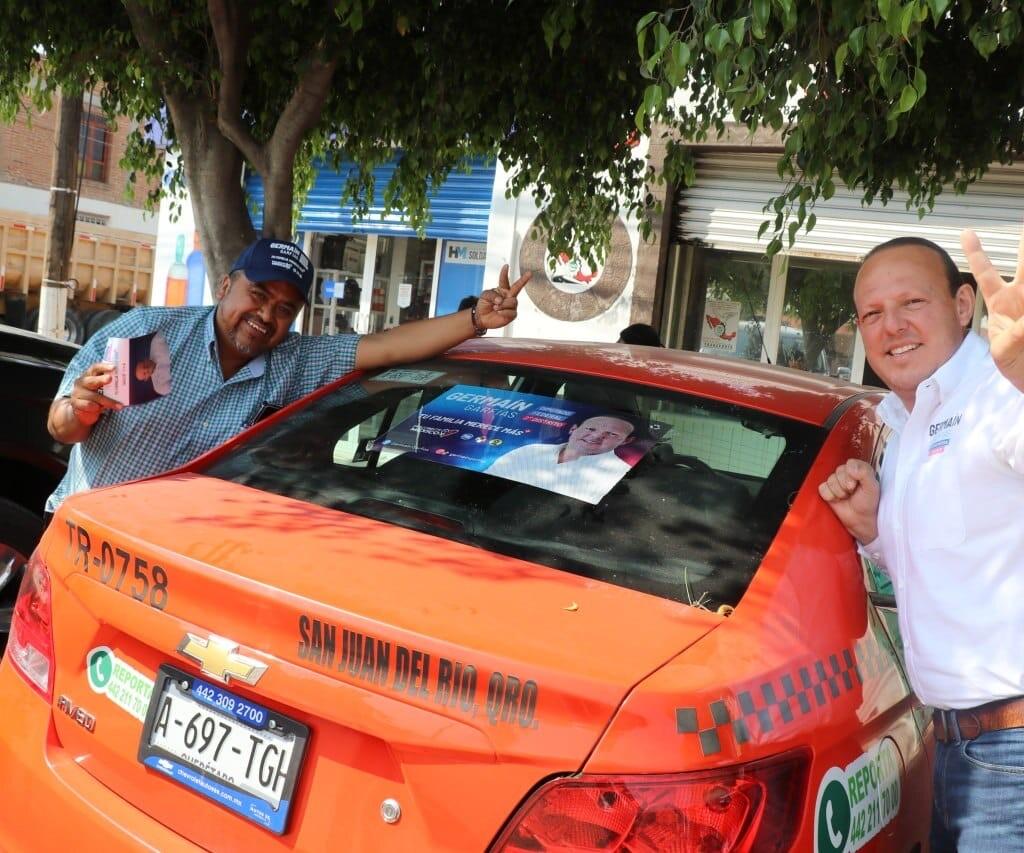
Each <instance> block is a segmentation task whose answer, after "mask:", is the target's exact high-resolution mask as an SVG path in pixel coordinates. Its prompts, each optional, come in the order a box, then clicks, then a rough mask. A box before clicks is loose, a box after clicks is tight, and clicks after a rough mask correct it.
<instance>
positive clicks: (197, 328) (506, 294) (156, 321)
mask: <svg viewBox="0 0 1024 853" xmlns="http://www.w3.org/2000/svg"><path fill="white" fill-rule="evenodd" d="M528 280H529V273H527V274H526V275H524V276H522V277H520V278H519V279H518V280H517V281H516V282H515V283H514V284H509V280H508V268H507V267H504V268H503V269H502V271H501V276H500V278H499V282H498V287H497V288H495V289H493V290H489V291H486V292H485V293H483V294H481V296H480V299H479V301H478V302H477V303H476V305H475V306H473V307H472V308H470V309H467V310H465V311H460V312H458V313H456V314H449V315H446V316H443V317H435V318H433V319H430V320H420V321H418V322H414V323H406V324H404V325H402V326H399V327H397V328H394V329H389V330H388V331H386V332H380V333H377V334H374V335H365V336H360V335H338V336H333V337H309V336H304V335H299V334H296V333H294V332H291V331H290V327H291V325H292V323H293V322H294V320H295V317H296V316H297V315H298V313H299V311H300V310H301V309H302V307H303V305H304V304H305V301H306V298H307V296H308V294H309V289H310V286H311V285H312V282H313V266H312V264H311V263H310V260H309V258H307V257H306V255H305V254H304V253H303V252H302V250H301V249H300V248H299V247H298V246H296V245H295V244H294V243H288V242H285V241H277V240H268V239H261V240H257V241H255V242H254V243H252V244H251V245H250V246H249V247H248V248H246V250H245V251H244V252H242V254H241V255H240V256H239V258H238V260H237V261H236V262H235V264H234V265H233V266H232V268H231V272H230V273H229V274H228V275H226V276H224V278H223V279H222V280H221V282H220V285H219V286H218V288H217V298H218V304H217V306H216V307H215V308H204V307H189V308H149V307H147V308H136V309H135V310H133V311H129V312H128V313H127V314H125V315H124V316H123V317H121V318H119V319H118V320H116V321H114V322H113V323H111V324H109V325H108V326H105V327H104V328H103V329H102V330H101V332H100V333H98V334H96V335H94V336H93V337H92V338H91V339H90V340H89V342H88V343H87V344H86V345H85V346H84V347H82V349H81V350H79V352H78V353H77V355H76V356H75V358H74V359H73V360H72V361H71V364H70V365H68V369H67V371H66V372H65V374H64V379H63V381H62V382H61V385H60V388H59V389H58V391H57V396H56V398H55V399H54V401H53V404H52V405H51V406H50V413H49V418H48V420H47V426H48V428H49V430H50V434H51V435H52V436H53V437H54V438H55V439H56V440H57V441H60V442H63V443H65V444H73V445H75V447H74V448H73V449H72V451H71V459H70V462H69V465H68V471H67V474H66V475H65V477H64V479H63V480H62V481H61V483H60V485H58V487H57V490H56V491H55V492H54V493H53V494H52V495H50V497H49V499H48V500H47V502H46V510H47V511H48V512H53V511H54V510H55V509H56V508H57V507H58V506H59V505H60V504H61V503H62V502H63V500H64V499H65V498H66V497H68V496H69V495H72V494H74V493H75V492H79V491H82V490H84V489H89V488H94V487H97V486H106V485H111V484H113V483H120V482H124V481H126V480H134V479H138V478H140V477H147V476H151V475H153V474H158V473H160V472H163V471H168V470H170V469H172V468H176V467H178V466H179V465H183V464H185V463H186V462H189V461H191V460H192V459H194V458H196V457H197V456H199V455H201V454H203V453H205V452H206V451H208V450H210V449H212V448H213V447H216V446H217V445H218V444H221V443H222V442H224V441H226V440H227V439H229V438H231V437H232V436H233V435H235V434H236V433H238V432H240V431H241V430H242V429H244V428H245V427H246V426H248V425H250V424H252V423H254V422H255V420H257V419H258V418H259V416H260V415H261V413H262V412H264V411H267V410H273V409H276V408H280V407H282V406H286V405H288V404H289V403H291V402H293V401H295V400H297V399H299V398H300V397H302V396H304V395H306V394H309V393H310V392H312V391H314V390H315V389H317V388H319V387H320V386H321V385H324V384H326V383H327V382H330V381H331V380H333V379H336V378H338V377H339V376H342V375H343V374H345V373H348V372H349V371H351V370H373V369H376V368H380V367H387V366H389V365H392V364H401V363H405V362H410V361H418V360H420V359H424V358H430V357H432V356H435V355H438V354H440V353H442V352H444V351H445V350H447V349H450V348H451V347H453V346H455V345H456V344H459V343H461V342H462V341H464V340H466V339H467V338H470V337H473V336H474V335H482V334H485V333H486V332H487V330H488V329H499V328H501V327H502V326H505V325H507V324H508V323H510V322H512V320H514V319H515V316H516V297H517V295H518V294H519V291H520V290H522V288H523V287H524V286H525V284H526V282H527V281H528ZM155 331H159V332H161V333H162V334H163V336H164V338H165V339H166V340H167V344H168V349H169V351H170V357H171V376H172V387H171V393H169V394H168V395H166V396H165V397H162V398H160V399H159V400H154V401H152V402H149V403H145V404H143V405H137V406H129V407H124V406H122V405H120V404H119V403H117V402H115V401H114V400H112V399H111V398H110V397H107V396H104V394H103V393H102V391H103V388H104V387H105V386H106V385H107V384H109V383H110V381H111V378H112V369H113V368H112V365H110V364H106V363H104V362H103V361H102V360H101V359H102V355H103V352H104V349H105V347H106V342H107V339H108V338H113V337H120V338H130V337H138V336H140V335H147V334H150V333H152V332H155Z"/></svg>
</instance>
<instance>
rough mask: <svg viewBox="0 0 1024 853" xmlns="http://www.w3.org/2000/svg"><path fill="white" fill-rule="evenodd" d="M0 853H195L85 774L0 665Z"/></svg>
mask: <svg viewBox="0 0 1024 853" xmlns="http://www.w3.org/2000/svg"><path fill="white" fill-rule="evenodd" d="M0 708H2V709H3V711H2V718H3V726H0V768H2V769H3V774H4V777H5V778H6V780H7V783H8V784H6V785H4V786H3V793H2V795H0V850H3V851H5V852H6V853H19V851H37V850H56V849H63V848H65V847H66V848H68V849H83V844H84V845H85V846H87V847H91V848H93V849H103V850H105V851H119V850H159V851H184V850H197V849H198V848H196V847H194V846H193V845H191V844H188V843H187V842H186V841H184V840H183V839H182V838H181V836H179V835H176V834H175V833H173V832H171V831H169V830H168V829H167V828H166V827H164V826H163V825H161V824H159V823H157V822H156V821H155V820H153V819H152V818H150V817H148V816H147V815H145V814H143V813H142V812H140V811H139V810H138V809H137V808H135V807H134V806H132V805H130V804H129V803H126V802H125V801H124V800H123V799H121V798H120V797H119V796H117V795H116V794H114V793H112V792H111V791H110V790H109V789H108V788H106V787H104V786H103V785H102V784H101V783H99V782H98V781H96V779H94V778H93V777H92V776H90V775H89V774H88V773H86V772H85V771H84V770H83V769H82V768H81V767H79V765H78V763H77V762H76V760H75V756H73V755H71V754H70V753H68V752H67V751H66V750H65V749H64V748H63V747H62V746H61V744H60V742H59V741H58V740H57V736H56V734H55V732H54V728H53V724H52V718H51V712H52V708H51V707H49V706H48V705H47V704H46V703H45V702H44V701H43V700H42V699H41V698H40V697H39V695H38V694H37V693H35V692H34V691H33V690H32V689H31V688H30V687H29V686H28V685H27V684H26V683H25V682H24V680H23V679H22V678H21V676H20V675H19V674H18V673H17V672H16V671H15V670H14V667H13V666H12V665H11V663H10V662H9V661H8V660H7V659H6V658H5V659H4V660H3V661H2V662H0Z"/></svg>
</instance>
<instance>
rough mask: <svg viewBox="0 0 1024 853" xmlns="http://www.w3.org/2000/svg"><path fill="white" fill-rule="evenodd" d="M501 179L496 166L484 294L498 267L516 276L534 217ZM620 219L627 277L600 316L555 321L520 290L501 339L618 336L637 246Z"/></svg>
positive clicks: (631, 228) (525, 199)
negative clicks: (628, 250) (627, 245)
mask: <svg viewBox="0 0 1024 853" xmlns="http://www.w3.org/2000/svg"><path fill="white" fill-rule="evenodd" d="M638 154H642V152H638ZM507 175H508V173H507V172H506V171H505V170H504V169H503V168H502V166H501V163H500V162H499V163H498V167H497V171H496V174H495V180H494V190H493V195H492V197H491V215H490V219H489V221H488V226H487V261H486V264H485V269H484V288H485V289H486V288H491V287H494V286H495V285H496V284H497V281H498V274H499V272H500V270H501V266H502V264H506V263H507V264H509V277H510V278H511V279H512V280H513V281H514V280H515V279H516V278H517V277H518V276H519V274H520V273H519V253H520V250H521V249H522V245H523V241H524V240H525V239H526V238H527V237H528V232H529V229H530V225H531V224H532V222H533V220H534V218H535V217H536V216H537V214H538V213H539V212H540V211H539V209H538V208H537V206H536V205H535V204H534V201H533V198H532V197H531V196H530V195H529V194H527V195H523V196H520V197H518V198H512V199H508V198H505V189H506V185H507ZM623 220H624V221H625V225H626V232H627V234H628V236H629V241H630V246H631V249H632V262H631V267H630V271H629V277H628V280H627V282H626V286H625V288H624V289H623V291H622V293H621V295H620V296H619V297H618V299H617V300H616V301H615V302H614V303H613V304H612V305H611V306H610V307H609V308H607V310H605V311H604V313H602V314H599V315H598V316H596V317H593V318H592V319H589V320H583V321H576V322H570V321H566V320H559V319H556V318H554V317H551V316H549V315H548V314H546V313H544V312H543V311H541V310H540V309H539V308H538V307H537V306H536V305H535V304H534V302H533V301H532V300H531V299H530V297H529V295H528V294H527V292H526V291H525V290H523V292H522V293H521V294H520V296H519V314H518V317H517V318H516V320H515V322H513V323H511V324H509V325H508V326H507V327H506V328H505V334H506V335H508V336H514V337H520V338H526V337H529V338H546V339H550V340H569V341H603V342H607V341H615V340H618V337H619V332H620V331H621V330H622V329H623V328H625V327H626V326H628V325H629V315H630V308H631V303H632V299H633V280H634V277H635V275H636V257H637V247H638V245H639V232H638V231H637V227H636V223H635V222H633V221H631V220H626V219H625V217H623Z"/></svg>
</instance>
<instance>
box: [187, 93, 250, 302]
mask: <svg viewBox="0 0 1024 853" xmlns="http://www.w3.org/2000/svg"><path fill="white" fill-rule="evenodd" d="M167 101H168V106H169V108H170V111H171V118H172V119H173V120H174V130H175V134H176V136H177V142H178V147H179V148H180V149H181V154H182V157H183V159H184V161H185V174H186V175H187V176H188V189H189V192H190V194H191V196H192V211H193V213H194V215H195V220H196V228H197V229H198V230H199V237H200V240H201V241H202V249H203V256H204V258H205V261H206V269H207V273H208V275H209V278H210V286H211V287H212V288H213V289H214V292H216V289H217V285H218V284H219V283H220V281H221V279H222V278H223V276H225V275H226V274H227V273H228V271H229V270H230V269H231V264H232V263H233V262H234V260H235V258H237V257H238V255H239V254H240V253H241V251H242V249H244V248H245V247H246V246H247V245H248V244H249V243H251V242H252V241H253V240H254V239H255V236H256V233H255V231H254V229H253V226H252V219H251V218H250V216H249V211H248V209H247V208H246V206H245V194H244V192H243V190H242V155H241V154H240V153H239V151H238V149H237V148H236V147H235V146H234V145H233V144H232V143H231V142H229V141H228V140H227V139H225V138H224V136H223V135H222V134H221V132H220V130H219V128H218V127H217V111H216V108H215V107H213V106H212V105H210V106H203V107H199V106H197V105H195V104H184V103H181V102H179V101H178V100H177V99H175V98H174V97H168V99H167Z"/></svg>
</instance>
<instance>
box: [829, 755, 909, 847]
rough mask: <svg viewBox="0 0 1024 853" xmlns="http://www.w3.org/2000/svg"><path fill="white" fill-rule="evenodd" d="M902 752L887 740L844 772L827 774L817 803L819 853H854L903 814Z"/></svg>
mask: <svg viewBox="0 0 1024 853" xmlns="http://www.w3.org/2000/svg"><path fill="white" fill-rule="evenodd" d="M902 763H903V762H902V759H901V758H900V753H899V749H898V748H897V746H896V744H895V743H894V742H893V741H892V739H891V738H884V739H883V740H882V741H881V742H880V743H879V744H878V747H877V749H874V750H872V751H871V752H867V753H862V754H861V755H859V756H858V757H857V758H856V759H854V760H853V761H852V762H851V763H850V764H848V765H846V767H845V768H840V767H831V768H829V769H828V770H826V771H825V775H824V776H823V777H822V779H821V784H820V785H819V786H818V796H817V798H816V799H815V804H814V853H853V851H855V850H860V849H861V848H862V847H863V846H864V845H865V844H867V843H868V842H869V841H870V840H871V839H872V838H874V837H875V836H876V835H878V833H879V832H881V831H882V828H883V827H884V826H885V825H886V824H888V823H889V822H890V821H892V819H893V818H894V817H896V815H897V813H898V812H899V810H900V793H901V790H900V767H901V766H902Z"/></svg>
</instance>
